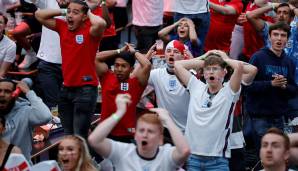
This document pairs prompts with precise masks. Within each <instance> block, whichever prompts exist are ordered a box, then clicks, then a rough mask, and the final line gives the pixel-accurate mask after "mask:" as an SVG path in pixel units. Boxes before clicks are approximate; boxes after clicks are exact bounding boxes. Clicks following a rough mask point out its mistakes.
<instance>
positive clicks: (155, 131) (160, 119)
mask: <svg viewBox="0 0 298 171" xmlns="http://www.w3.org/2000/svg"><path fill="white" fill-rule="evenodd" d="M115 103H116V106H117V111H115V113H113V114H112V115H111V116H110V117H109V118H107V119H106V120H104V121H103V122H102V123H100V124H99V125H98V126H97V128H96V129H95V130H94V131H93V132H92V133H91V135H90V136H89V138H88V140H89V143H90V144H91V146H93V148H95V150H96V151H97V152H98V153H99V154H101V155H102V156H103V157H104V158H108V159H110V160H111V161H112V163H113V165H114V166H115V170H130V171H139V170H162V171H173V170H177V168H179V166H180V165H182V164H183V163H184V162H185V160H186V159H187V157H188V155H189V153H190V151H189V146H188V144H187V142H186V139H185V138H184V136H183V135H182V133H181V132H180V130H179V129H178V127H177V126H176V125H175V123H174V122H173V121H172V119H171V117H170V116H169V112H168V111H166V110H164V109H161V108H159V109H151V112H154V113H146V114H144V115H142V116H141V117H140V118H139V119H138V121H137V127H136V133H135V141H136V144H133V143H122V142H117V141H114V140H111V139H108V138H107V135H108V134H109V133H110V132H111V131H112V129H113V128H114V127H115V126H116V125H117V123H118V122H119V121H120V120H121V119H122V117H123V116H124V115H125V113H126V109H127V106H129V105H131V104H130V103H131V96H130V95H128V94H120V95H118V96H117V97H116V102H115ZM163 126H165V127H166V128H167V129H168V130H169V132H170V134H171V136H172V139H173V141H174V145H175V146H174V147H172V146H170V145H169V144H166V145H163Z"/></svg>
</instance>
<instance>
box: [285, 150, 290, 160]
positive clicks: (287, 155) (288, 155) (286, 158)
mask: <svg viewBox="0 0 298 171" xmlns="http://www.w3.org/2000/svg"><path fill="white" fill-rule="evenodd" d="M289 158H290V150H286V151H285V155H284V160H285V161H288V160H289Z"/></svg>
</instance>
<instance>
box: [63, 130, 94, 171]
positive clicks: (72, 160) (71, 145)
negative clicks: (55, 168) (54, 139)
mask: <svg viewBox="0 0 298 171" xmlns="http://www.w3.org/2000/svg"><path fill="white" fill-rule="evenodd" d="M58 162H59V164H60V167H61V168H62V170H64V171H68V170H69V171H97V169H96V168H95V167H94V166H93V162H92V160H91V156H90V154H89V150H88V147H87V143H86V141H85V140H84V139H83V138H82V137H80V136H78V135H67V136H65V137H64V138H63V139H62V140H61V142H60V143H59V146H58Z"/></svg>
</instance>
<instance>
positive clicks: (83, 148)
mask: <svg viewBox="0 0 298 171" xmlns="http://www.w3.org/2000/svg"><path fill="white" fill-rule="evenodd" d="M65 139H70V140H74V141H75V142H76V143H77V144H78V146H79V153H80V158H79V161H78V163H77V166H76V168H75V171H97V169H96V168H95V167H94V165H93V164H92V159H91V156H90V153H89V150H88V146H87V143H86V141H85V139H84V138H82V137H81V136H79V135H67V136H65V137H64V138H63V140H65ZM63 140H62V141H63Z"/></svg>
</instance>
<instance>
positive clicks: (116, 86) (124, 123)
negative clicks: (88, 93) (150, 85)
mask: <svg viewBox="0 0 298 171" xmlns="http://www.w3.org/2000/svg"><path fill="white" fill-rule="evenodd" d="M100 84H101V87H102V104H101V121H103V120H105V119H106V118H108V117H110V116H111V114H113V113H114V112H116V104H115V99H116V96H117V94H126V93H128V94H130V95H131V98H132V99H131V101H132V103H131V104H130V105H129V106H128V108H127V112H126V113H125V115H124V116H123V118H122V119H121V120H120V122H119V123H118V124H117V126H116V127H115V128H114V129H113V130H112V132H111V135H113V136H132V135H134V132H135V127H136V106H137V104H138V103H139V101H140V99H141V96H142V94H143V91H144V89H145V88H146V86H142V85H141V84H140V82H139V80H138V79H137V78H136V77H134V78H129V79H128V80H127V82H125V83H120V82H119V81H118V79H117V77H116V76H115V74H114V73H113V72H111V71H108V72H107V73H105V74H104V75H103V76H102V77H101V78H100Z"/></svg>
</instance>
